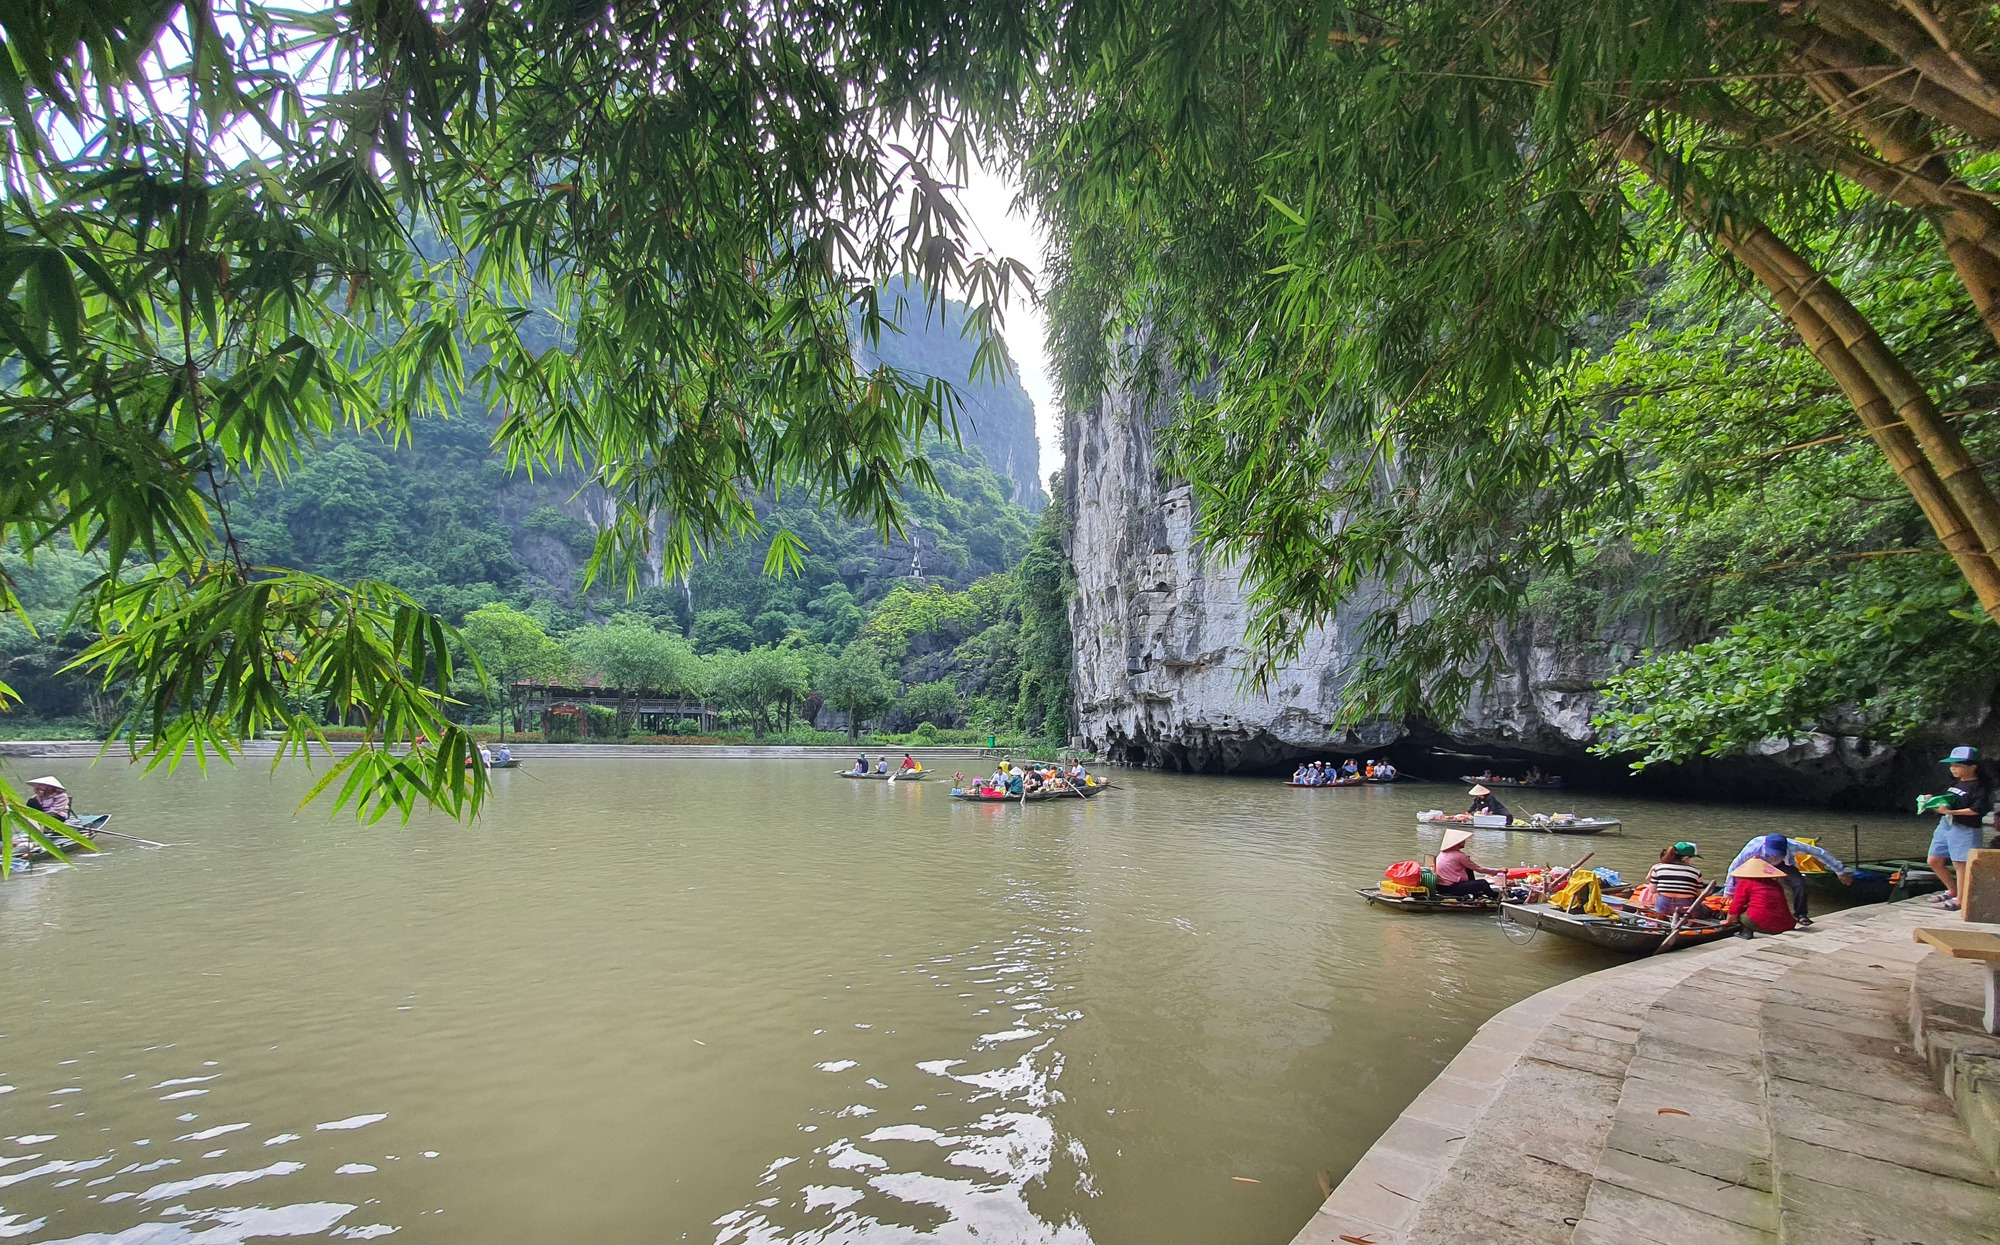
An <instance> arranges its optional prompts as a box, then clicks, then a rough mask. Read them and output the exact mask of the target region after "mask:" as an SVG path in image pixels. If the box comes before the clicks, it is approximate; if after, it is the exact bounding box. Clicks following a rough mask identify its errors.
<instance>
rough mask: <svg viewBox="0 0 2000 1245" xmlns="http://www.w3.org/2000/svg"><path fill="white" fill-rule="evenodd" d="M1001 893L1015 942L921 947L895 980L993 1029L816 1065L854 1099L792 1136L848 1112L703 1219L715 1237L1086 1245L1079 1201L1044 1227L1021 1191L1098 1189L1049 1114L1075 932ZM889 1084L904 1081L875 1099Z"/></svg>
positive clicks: (1041, 909) (1026, 899) (1080, 1151)
mask: <svg viewBox="0 0 2000 1245" xmlns="http://www.w3.org/2000/svg"><path fill="white" fill-rule="evenodd" d="M1004 888H1005V890H1006V892H1007V894H1006V900H1005V902H1004V905H1003V907H1004V910H1005V911H1007V912H1009V913H1010V914H1013V915H1014V916H1015V917H1016V919H1017V920H1018V922H1019V927H1018V928H1017V930H1016V932H1015V934H1014V936H1013V937H1011V938H1008V939H1007V940H1006V941H1004V942H1000V943H995V944H982V945H976V946H973V947H970V948H968V949H966V950H965V951H963V952H959V953H956V954H948V955H933V956H928V957H926V958H925V959H923V960H922V961H921V962H918V963H916V964H911V965H907V966H905V967H903V968H901V969H899V970H898V973H897V975H898V976H900V977H905V978H912V977H914V978H917V979H920V980H922V981H925V982H928V983H930V984H931V985H932V986H933V987H935V988H937V989H941V990H946V991H950V992H952V994H953V997H954V998H955V999H956V1000H958V1001H959V1006H960V1010H961V1011H962V1012H963V1014H964V1015H965V1016H966V1017H967V1018H968V1019H972V1020H985V1021H988V1022H989V1023H991V1022H999V1023H1001V1024H1004V1025H1005V1027H1003V1028H997V1029H994V1030H993V1031H991V1032H985V1033H981V1034H979V1035H978V1036H977V1037H976V1038H974V1039H973V1040H972V1041H971V1043H970V1044H969V1045H967V1046H966V1047H964V1048H962V1049H961V1050H959V1051H956V1052H953V1053H952V1054H951V1055H949V1056H941V1057H939V1058H935V1059H923V1060H917V1061H915V1062H914V1063H910V1064H902V1065H900V1066H897V1065H894V1064H891V1063H884V1064H883V1065H882V1066H879V1067H877V1066H870V1064H871V1063H872V1061H871V1060H867V1059H862V1058H840V1059H830V1060H824V1061H822V1062H819V1063H816V1064H814V1065H813V1067H814V1068H815V1069H816V1070H818V1071H821V1072H827V1073H835V1074H839V1075H841V1077H842V1082H843V1091H844V1094H845V1096H846V1097H847V1098H849V1099H851V1100H852V1101H851V1102H850V1104H849V1105H846V1106H843V1107H840V1108H838V1109H829V1108H817V1109H815V1110H814V1111H813V1112H812V1113H811V1114H810V1116H809V1118H808V1120H807V1121H804V1122H802V1123H801V1124H800V1131H802V1132H807V1133H816V1132H819V1131H821V1130H822V1129H826V1128H841V1127H842V1126H840V1125H835V1124H832V1123H830V1122H826V1123H822V1122H821V1121H835V1120H852V1121H855V1122H854V1123H853V1124H849V1125H846V1126H845V1127H844V1129H843V1131H841V1132H839V1133H838V1134H837V1135H835V1136H832V1137H829V1138H828V1139H827V1140H825V1141H823V1142H821V1143H820V1144H818V1145H817V1146H815V1147H813V1148H812V1149H811V1150H810V1151H808V1152H807V1153H805V1154H803V1155H800V1156H781V1157H778V1158H775V1159H773V1160H772V1161H771V1163H770V1164H769V1165H768V1166H766V1167H765V1168H764V1170H763V1174H762V1175H761V1176H760V1177H759V1178H758V1180H757V1185H756V1188H755V1189H754V1190H753V1191H752V1197H751V1200H749V1201H748V1202H747V1204H746V1205H744V1206H743V1207H742V1208H740V1209H738V1210H734V1211H731V1212H730V1213H728V1214H726V1215H723V1216H722V1217H720V1218H718V1219H717V1220H715V1223H714V1226H715V1228H716V1236H715V1241H716V1245H764V1243H766V1242H776V1241H789V1242H802V1243H807V1242H845V1241H867V1242H870V1245H874V1243H875V1242H892V1241H981V1242H994V1241H1008V1242H1020V1243H1022V1245H1083V1243H1085V1242H1088V1241H1089V1240H1090V1234H1089V1233H1088V1232H1087V1231H1086V1230H1085V1229H1084V1226H1083V1224H1082V1222H1081V1221H1080V1219H1079V1218H1078V1216H1077V1214H1076V1212H1074V1211H1071V1212H1067V1213H1063V1214H1061V1215H1060V1216H1059V1217H1058V1218H1056V1219H1055V1221H1054V1222H1051V1221H1049V1220H1047V1219H1045V1218H1044V1217H1043V1216H1042V1215H1040V1214H1038V1213H1037V1212H1036V1210H1035V1209H1034V1208H1033V1207H1031V1205H1030V1197H1029V1194H1030V1190H1031V1189H1038V1190H1039V1189H1047V1188H1049V1187H1050V1186H1051V1185H1052V1184H1053V1183H1055V1182H1062V1183H1063V1184H1064V1186H1065V1187H1066V1188H1067V1189H1069V1190H1071V1191H1072V1192H1074V1193H1075V1194H1077V1195H1079V1196H1082V1197H1085V1198H1088V1197H1091V1196H1094V1194H1095V1190H1094V1189H1093V1187H1092V1185H1091V1179H1090V1168H1089V1155H1088V1152H1087V1150H1086V1149H1085V1147H1084V1143H1083V1140H1082V1138H1081V1137H1078V1136H1074V1135H1069V1136H1065V1135H1063V1134H1062V1133H1061V1132H1060V1131H1059V1128H1058V1125H1057V1123H1056V1121H1055V1119H1054V1118H1053V1115H1052V1110H1051V1109H1052V1108H1053V1107H1054V1106H1055V1105H1056V1104H1058V1103H1060V1102H1062V1101H1063V1097H1062V1093H1061V1091H1060V1090H1059V1089H1058V1088H1057V1082H1058V1080H1059V1079H1060V1078H1061V1076H1062V1071H1063V1055H1062V1052H1061V1051H1060V1050H1059V1049H1057V1035H1058V1034H1059V1033H1060V1032H1061V1031H1062V1030H1063V1029H1064V1028H1065V1027H1066V1026H1067V1025H1068V1024H1069V1023H1070V1022H1073V1021H1076V1020H1080V1019H1082V1018H1083V1014H1082V1013H1081V1012H1080V1011H1077V1010H1075V1009H1074V1008H1066V1007H1065V1006H1064V1005H1063V1004H1062V1002H1061V1000H1060V998H1059V996H1060V994H1061V993H1062V992H1063V991H1065V990H1068V989H1072V988H1073V986H1072V985H1069V984H1064V983H1063V982H1062V978H1063V974H1064V970H1065V968H1066V967H1067V960H1068V958H1069V952H1070V945H1071V944H1070V939H1071V937H1072V936H1074V935H1077V934H1080V933H1085V932H1087V931H1085V930H1083V929H1082V927H1080V926H1079V925H1077V924H1076V923H1075V914H1074V913H1072V912H1070V911H1068V910H1066V909H1064V908H1063V907H1062V906H1061V905H1060V903H1058V902H1057V901H1056V898H1055V897H1053V896H1051V895H1049V894H1045V893H1041V892H1039V891H1038V889H1037V888H1036V887H1035V886H1033V885H1031V884H1027V883H1024V882H1023V881H1021V880H1020V879H1012V878H1010V879H1005V880H1004ZM872 1027H873V1026H870V1025H865V1024H857V1025H856V1026H855V1029H856V1030H857V1031H860V1032H866V1031H868V1030H869V1029H871V1028H872ZM892 1086H896V1087H903V1088H907V1089H908V1090H909V1092H908V1093H907V1094H906V1095H905V1096H904V1097H903V1098H901V1099H897V1098H894V1097H889V1098H885V1097H884V1095H885V1093H887V1092H888V1091H891V1089H892ZM913 1099H921V1101H913ZM906 1104H907V1105H906ZM892 1119H893V1120H896V1121H898V1122H889V1121H890V1120H892ZM848 1130H852V1131H848ZM969 1172H970V1173H977V1174H976V1175H970V1174H967V1173H969ZM871 1192H872V1193H874V1194H876V1195H878V1196H875V1197H870V1196H869V1194H870V1193H871Z"/></svg>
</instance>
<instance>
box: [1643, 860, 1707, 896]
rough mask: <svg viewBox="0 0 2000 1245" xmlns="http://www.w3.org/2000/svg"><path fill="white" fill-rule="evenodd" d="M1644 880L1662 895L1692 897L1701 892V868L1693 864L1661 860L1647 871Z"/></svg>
mask: <svg viewBox="0 0 2000 1245" xmlns="http://www.w3.org/2000/svg"><path fill="white" fill-rule="evenodd" d="M1646 880H1647V881H1648V882H1651V883H1652V884H1653V889H1654V890H1656V891H1658V892H1659V893H1660V894H1662V895H1686V896H1687V897H1688V898H1690V899H1692V898H1694V897H1695V896H1696V895H1699V894H1701V870H1699V869H1697V868H1695V867H1694V866H1693V865H1687V864H1680V865H1670V864H1666V863H1664V862H1662V863H1660V864H1657V865H1654V866H1653V867H1652V868H1651V869H1650V870H1648V871H1647V873H1646Z"/></svg>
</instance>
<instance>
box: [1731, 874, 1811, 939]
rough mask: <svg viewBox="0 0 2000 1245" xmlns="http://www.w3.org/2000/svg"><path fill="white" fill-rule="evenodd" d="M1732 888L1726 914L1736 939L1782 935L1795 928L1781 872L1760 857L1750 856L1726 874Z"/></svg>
mask: <svg viewBox="0 0 2000 1245" xmlns="http://www.w3.org/2000/svg"><path fill="white" fill-rule="evenodd" d="M1729 876H1730V877H1732V878H1735V879H1736V889H1735V890H1734V891H1732V892H1731V893H1730V896H1729V915H1730V917H1731V918H1733V919H1734V920H1735V922H1736V925H1737V930H1736V933H1737V936H1738V937H1741V938H1749V937H1752V936H1753V935H1756V934H1782V933H1784V932H1785V931H1786V930H1788V929H1792V928H1795V927H1796V926H1797V925H1798V922H1797V921H1795V920H1793V919H1792V900H1791V896H1790V895H1789V894H1788V893H1786V891H1785V871H1784V870H1783V869H1780V868H1779V867H1778V866H1776V865H1774V864H1772V863H1771V862H1770V861H1768V860H1765V859H1764V858H1763V857H1761V856H1752V857H1751V858H1750V859H1748V860H1746V861H1744V862H1743V863H1742V864H1740V865H1738V866H1736V867H1735V868H1734V869H1731V870H1730V871H1729Z"/></svg>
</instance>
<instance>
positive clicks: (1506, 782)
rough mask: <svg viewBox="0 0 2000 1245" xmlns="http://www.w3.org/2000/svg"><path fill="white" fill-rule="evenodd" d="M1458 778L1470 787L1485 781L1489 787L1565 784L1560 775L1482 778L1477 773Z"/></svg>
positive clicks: (1558, 785) (1461, 775)
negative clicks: (1532, 777) (1556, 776)
mask: <svg viewBox="0 0 2000 1245" xmlns="http://www.w3.org/2000/svg"><path fill="white" fill-rule="evenodd" d="M1458 780H1459V781H1460V782H1462V783H1464V784H1465V785H1467V786H1468V787H1469V786H1472V785H1474V784H1476V783H1484V784H1485V785H1487V786H1489V787H1531V788H1532V787H1543V788H1546V787H1560V786H1562V785H1563V780H1562V779H1561V778H1559V777H1558V778H1536V779H1533V780H1530V779H1526V778H1481V777H1480V776H1479V775H1477V774H1460V775H1459V776H1458Z"/></svg>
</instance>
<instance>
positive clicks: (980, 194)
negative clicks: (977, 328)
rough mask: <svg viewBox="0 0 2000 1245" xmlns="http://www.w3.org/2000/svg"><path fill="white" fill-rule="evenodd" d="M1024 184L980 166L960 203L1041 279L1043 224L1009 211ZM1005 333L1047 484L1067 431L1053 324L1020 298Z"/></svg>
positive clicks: (982, 230)
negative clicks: (1061, 415)
mask: <svg viewBox="0 0 2000 1245" xmlns="http://www.w3.org/2000/svg"><path fill="white" fill-rule="evenodd" d="M1019 190H1020V188H1019V187H1018V186H1015V185H1014V184H1012V183H1011V182H1008V181H1006V180H1005V179H1003V178H1002V177H1000V176H999V175H998V174H995V173H993V172H991V171H989V170H985V169H980V170H978V171H976V172H975V173H973V175H972V176H971V177H970V178H968V179H967V182H966V186H965V191H964V193H963V194H962V195H961V196H960V202H961V203H962V204H963V205H964V207H965V212H966V215H967V216H968V217H970V218H971V220H972V224H973V227H974V228H975V229H977V230H978V231H979V236H980V237H982V238H984V239H985V243H986V248H987V249H989V250H990V251H992V252H993V253H994V254H996V255H1004V256H1006V257H1007V258H1009V259H1018V260H1020V261H1021V262H1022V263H1024V264H1026V265H1027V266H1028V267H1029V268H1032V269H1034V270H1035V274H1036V280H1037V282H1038V283H1039V281H1040V278H1041V267H1042V250H1043V244H1044V243H1043V237H1042V231H1041V227H1040V223H1039V222H1037V221H1034V220H1032V219H1030V218H1029V217H1028V216H1027V215H1026V214H1024V213H1019V212H1010V211H1008V207H1009V206H1010V205H1011V204H1012V203H1013V202H1014V198H1015V196H1016V195H1017V194H1018V193H1019ZM1001 335H1002V336H1004V337H1005V338H1006V339H1007V350H1008V352H1009V353H1011V354H1012V355H1013V356H1014V362H1015V364H1016V366H1018V367H1019V368H1020V369H1021V386H1022V388H1024V389H1026V390H1027V391H1028V398H1029V400H1030V401H1032V402H1033V403H1034V404H1035V436H1036V438H1037V439H1038V440H1039V441H1040V442H1041V446H1042V459H1041V473H1042V487H1043V488H1045V489H1046V488H1047V487H1048V483H1049V473H1050V472H1051V471H1054V470H1056V469H1057V468H1059V467H1061V466H1062V434H1061V429H1060V427H1059V425H1058V422H1057V418H1056V403H1055V389H1054V386H1053V384H1052V383H1051V380H1050V376H1049V359H1048V344H1047V340H1048V324H1047V322H1046V321H1045V320H1044V319H1043V318H1042V310H1041V308H1040V307H1037V306H1035V305H1033V304H1032V303H1030V302H1028V301H1027V300H1018V301H1016V302H1014V303H1012V304H1010V305H1009V306H1008V307H1007V324H1006V328H1005V329H1004V330H1003V332H1002V334H1001Z"/></svg>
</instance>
